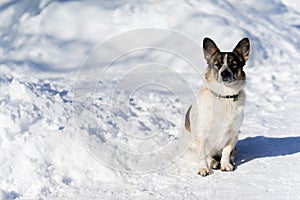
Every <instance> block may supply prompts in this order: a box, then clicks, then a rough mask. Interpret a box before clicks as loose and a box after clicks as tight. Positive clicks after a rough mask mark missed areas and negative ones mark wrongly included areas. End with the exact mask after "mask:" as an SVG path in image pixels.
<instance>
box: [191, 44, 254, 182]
mask: <svg viewBox="0 0 300 200" xmlns="http://www.w3.org/2000/svg"><path fill="white" fill-rule="evenodd" d="M203 51H204V57H205V59H206V61H207V63H208V67H207V71H206V74H205V78H206V84H205V85H204V86H203V87H202V88H201V89H200V91H199V94H198V98H197V101H196V102H195V103H193V104H192V105H191V107H190V108H189V109H188V112H187V113H186V120H185V127H186V129H187V130H188V131H189V132H191V133H192V134H193V135H195V146H196V152H197V156H198V158H197V159H198V162H199V171H198V173H199V174H200V175H202V176H206V175H208V174H209V169H221V170H222V171H232V170H233V169H234V157H235V155H236V150H235V145H236V143H237V140H238V130H239V128H240V126H241V124H242V121H243V110H244V104H245V93H244V91H243V87H244V85H245V80H246V75H245V72H244V71H243V67H244V65H245V63H246V61H247V60H248V55H249V52H250V43H249V39H248V38H244V39H242V40H241V41H240V42H239V43H238V44H237V46H236V47H235V48H234V49H233V51H232V52H221V51H220V50H219V48H218V47H217V45H216V44H215V43H214V42H213V41H212V40H211V39H209V38H205V39H204V40H203Z"/></svg>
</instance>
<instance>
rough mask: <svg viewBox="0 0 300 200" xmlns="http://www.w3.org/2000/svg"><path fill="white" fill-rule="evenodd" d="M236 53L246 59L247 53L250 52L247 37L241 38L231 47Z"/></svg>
mask: <svg viewBox="0 0 300 200" xmlns="http://www.w3.org/2000/svg"><path fill="white" fill-rule="evenodd" d="M233 51H234V52H236V53H237V54H238V55H240V56H241V57H242V58H243V59H244V61H245V62H246V61H247V60H248V55H249V52H250V42H249V39H248V38H243V39H242V40H241V41H240V42H239V43H238V44H237V45H236V47H235V48H234V49H233Z"/></svg>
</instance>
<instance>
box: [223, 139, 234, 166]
mask: <svg viewBox="0 0 300 200" xmlns="http://www.w3.org/2000/svg"><path fill="white" fill-rule="evenodd" d="M236 142H237V136H236V137H234V138H233V139H232V140H231V141H230V142H229V144H228V145H226V146H225V147H224V148H223V150H222V157H221V170H222V171H233V169H234V166H233V165H232V164H231V163H230V159H231V152H232V151H233V150H234V149H235V145H236Z"/></svg>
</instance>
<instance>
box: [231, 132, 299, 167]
mask: <svg viewBox="0 0 300 200" xmlns="http://www.w3.org/2000/svg"><path fill="white" fill-rule="evenodd" d="M237 149H238V155H237V158H236V165H237V166H239V165H242V164H244V163H246V162H249V161H251V160H253V159H256V158H265V157H276V156H285V155H292V154H295V153H299V152H300V137H285V138H269V137H264V136H257V137H248V138H246V139H243V140H240V141H238V143H237Z"/></svg>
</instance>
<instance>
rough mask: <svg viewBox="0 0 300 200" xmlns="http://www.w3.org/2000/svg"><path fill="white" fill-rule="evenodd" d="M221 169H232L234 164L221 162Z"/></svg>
mask: <svg viewBox="0 0 300 200" xmlns="http://www.w3.org/2000/svg"><path fill="white" fill-rule="evenodd" d="M221 170H222V171H233V170H234V166H233V165H232V164H230V163H228V164H223V165H221Z"/></svg>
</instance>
